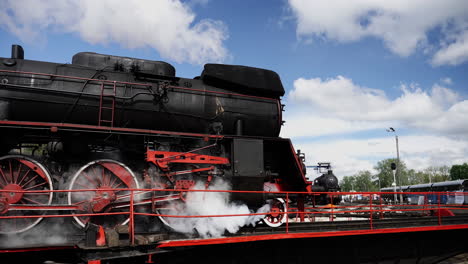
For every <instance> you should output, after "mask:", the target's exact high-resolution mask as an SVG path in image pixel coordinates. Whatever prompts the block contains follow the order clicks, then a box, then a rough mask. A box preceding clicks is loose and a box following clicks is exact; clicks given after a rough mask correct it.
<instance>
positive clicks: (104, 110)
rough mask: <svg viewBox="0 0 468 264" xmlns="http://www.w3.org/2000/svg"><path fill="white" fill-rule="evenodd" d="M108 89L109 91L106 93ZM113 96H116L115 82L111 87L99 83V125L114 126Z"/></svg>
mask: <svg viewBox="0 0 468 264" xmlns="http://www.w3.org/2000/svg"><path fill="white" fill-rule="evenodd" d="M106 90H108V91H110V92H111V93H106V92H105V91H106ZM115 96H116V82H115V81H114V85H113V86H112V87H106V86H105V84H104V83H101V96H100V98H99V119H98V120H99V121H98V125H99V126H103V125H106V126H110V127H113V126H114V112H115Z"/></svg>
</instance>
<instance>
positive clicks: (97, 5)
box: [0, 0, 228, 64]
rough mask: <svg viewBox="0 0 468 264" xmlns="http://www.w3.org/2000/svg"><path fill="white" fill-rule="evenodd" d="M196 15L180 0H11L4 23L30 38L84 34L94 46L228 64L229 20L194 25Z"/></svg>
mask: <svg viewBox="0 0 468 264" xmlns="http://www.w3.org/2000/svg"><path fill="white" fill-rule="evenodd" d="M194 20H195V14H194V13H193V12H192V10H191V9H190V7H189V6H188V4H187V3H182V2H181V1H180V0H157V1H155V0H116V1H114V0H101V1H94V0H82V1H70V0H6V1H1V3H0V26H1V27H3V28H6V29H7V30H8V31H10V32H11V33H13V34H14V35H16V36H17V37H18V38H20V39H21V40H22V41H24V42H29V43H31V42H36V41H37V40H38V39H39V40H40V39H41V38H42V36H43V35H45V33H47V32H49V31H52V32H64V33H72V34H77V35H79V36H80V37H81V38H82V39H83V40H84V41H87V42H89V43H91V44H108V43H112V42H115V43H118V44H120V45H121V46H123V47H125V48H132V49H134V48H146V47H150V48H153V49H155V50H157V51H158V52H159V53H160V55H161V56H162V57H163V58H166V59H170V60H174V61H176V62H178V63H182V62H189V63H192V64H203V63H204V62H207V61H211V62H222V61H223V60H224V59H226V58H227V57H228V52H227V50H226V48H225V47H224V45H223V41H224V40H226V39H227V38H228V34H227V30H226V27H225V25H224V23H223V22H221V21H214V20H209V19H203V20H200V21H199V22H197V23H194Z"/></svg>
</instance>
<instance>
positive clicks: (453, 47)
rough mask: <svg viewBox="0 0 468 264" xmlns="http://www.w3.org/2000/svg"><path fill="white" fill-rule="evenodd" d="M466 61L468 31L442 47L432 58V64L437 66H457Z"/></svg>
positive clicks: (467, 57)
mask: <svg viewBox="0 0 468 264" xmlns="http://www.w3.org/2000/svg"><path fill="white" fill-rule="evenodd" d="M467 60H468V31H465V32H463V33H462V34H461V35H458V36H457V37H456V39H455V40H454V41H453V42H452V43H450V44H448V45H445V46H443V47H442V48H441V49H440V50H439V51H437V52H436V53H435V55H434V57H433V58H432V61H431V62H432V64H433V65H435V66H439V65H459V64H461V63H464V62H466V61H467Z"/></svg>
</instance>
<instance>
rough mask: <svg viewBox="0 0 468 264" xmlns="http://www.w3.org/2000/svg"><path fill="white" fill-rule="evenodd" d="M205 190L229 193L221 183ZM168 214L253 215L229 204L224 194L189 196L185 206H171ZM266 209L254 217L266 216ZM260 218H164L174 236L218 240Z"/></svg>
mask: <svg viewBox="0 0 468 264" xmlns="http://www.w3.org/2000/svg"><path fill="white" fill-rule="evenodd" d="M193 189H195V190H205V185H204V183H202V182H199V183H197V184H196V185H195V186H194V188H193ZM209 190H230V185H229V184H228V183H227V182H225V181H222V180H218V181H215V182H213V183H212V184H211V185H210V187H209ZM171 207H172V208H173V209H171V210H170V211H169V212H165V213H167V214H171V215H180V216H182V215H190V216H201V215H234V214H251V213H254V212H253V211H252V210H250V209H249V207H248V206H247V205H245V204H237V203H234V202H231V201H230V199H229V193H227V192H189V193H188V194H187V199H186V201H185V203H183V202H174V203H172V205H171ZM269 210H270V205H268V204H267V205H264V206H263V207H261V208H260V209H258V210H257V212H256V213H266V212H268V211H269ZM263 218H264V215H254V216H232V217H193V218H168V217H167V218H165V220H166V221H167V222H168V223H169V225H170V226H171V227H172V228H173V229H174V230H175V231H178V232H182V233H186V234H191V235H196V234H198V235H199V236H201V237H203V238H207V237H221V236H223V235H224V233H225V232H229V233H231V234H234V233H236V232H237V231H239V229H240V228H241V227H243V226H248V225H252V226H255V224H256V223H257V222H258V221H260V220H261V219H263Z"/></svg>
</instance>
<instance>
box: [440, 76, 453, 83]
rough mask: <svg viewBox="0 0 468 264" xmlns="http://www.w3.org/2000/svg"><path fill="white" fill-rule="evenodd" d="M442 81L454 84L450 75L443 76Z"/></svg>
mask: <svg viewBox="0 0 468 264" xmlns="http://www.w3.org/2000/svg"><path fill="white" fill-rule="evenodd" d="M440 81H441V82H442V83H443V84H447V85H452V84H453V81H452V79H451V78H449V77H446V78H442V79H440Z"/></svg>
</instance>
